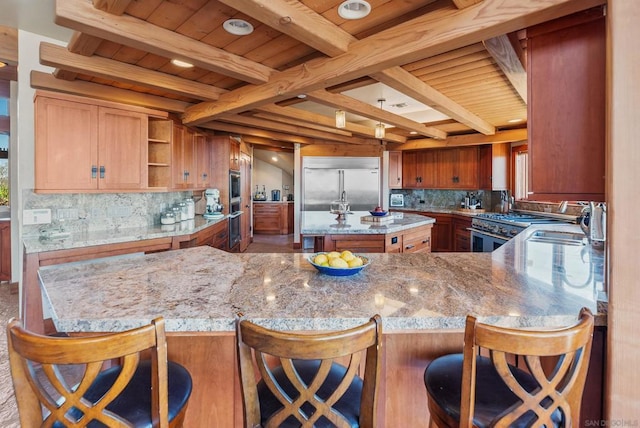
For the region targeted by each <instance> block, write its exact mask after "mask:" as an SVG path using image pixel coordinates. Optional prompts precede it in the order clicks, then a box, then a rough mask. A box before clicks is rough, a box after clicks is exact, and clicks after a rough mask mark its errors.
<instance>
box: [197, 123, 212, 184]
mask: <svg viewBox="0 0 640 428" xmlns="http://www.w3.org/2000/svg"><path fill="white" fill-rule="evenodd" d="M194 146H195V158H196V160H195V165H196V167H195V174H196V175H195V187H196V188H198V189H206V188H208V187H211V142H210V140H209V136H208V135H205V134H202V133H199V132H196V134H195V136H194Z"/></svg>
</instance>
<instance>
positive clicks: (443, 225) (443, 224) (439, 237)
mask: <svg viewBox="0 0 640 428" xmlns="http://www.w3.org/2000/svg"><path fill="white" fill-rule="evenodd" d="M424 214H426V215H427V216H428V217H433V218H435V219H436V222H435V223H434V224H433V228H432V229H431V251H432V252H437V251H452V250H453V242H452V236H453V220H452V218H451V215H450V214H437V213H424Z"/></svg>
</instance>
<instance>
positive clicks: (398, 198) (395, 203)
mask: <svg viewBox="0 0 640 428" xmlns="http://www.w3.org/2000/svg"><path fill="white" fill-rule="evenodd" d="M389 206H391V207H404V195H403V194H401V193H392V194H390V195H389Z"/></svg>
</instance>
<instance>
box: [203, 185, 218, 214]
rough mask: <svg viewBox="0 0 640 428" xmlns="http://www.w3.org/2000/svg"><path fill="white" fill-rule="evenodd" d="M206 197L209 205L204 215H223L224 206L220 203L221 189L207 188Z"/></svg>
mask: <svg viewBox="0 0 640 428" xmlns="http://www.w3.org/2000/svg"><path fill="white" fill-rule="evenodd" d="M204 197H205V199H206V201H207V207H206V208H205V211H204V214H203V215H202V216H203V217H204V218H208V219H212V218H220V217H222V216H223V214H222V209H223V206H222V204H221V203H220V191H219V190H218V189H206V190H205V191H204Z"/></svg>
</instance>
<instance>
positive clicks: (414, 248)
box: [402, 235, 431, 253]
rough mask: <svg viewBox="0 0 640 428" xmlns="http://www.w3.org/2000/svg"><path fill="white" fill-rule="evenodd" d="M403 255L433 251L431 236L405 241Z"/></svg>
mask: <svg viewBox="0 0 640 428" xmlns="http://www.w3.org/2000/svg"><path fill="white" fill-rule="evenodd" d="M402 248H403V249H402V252H403V253H421V252H429V251H431V235H423V236H420V237H417V238H414V239H403V243H402Z"/></svg>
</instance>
